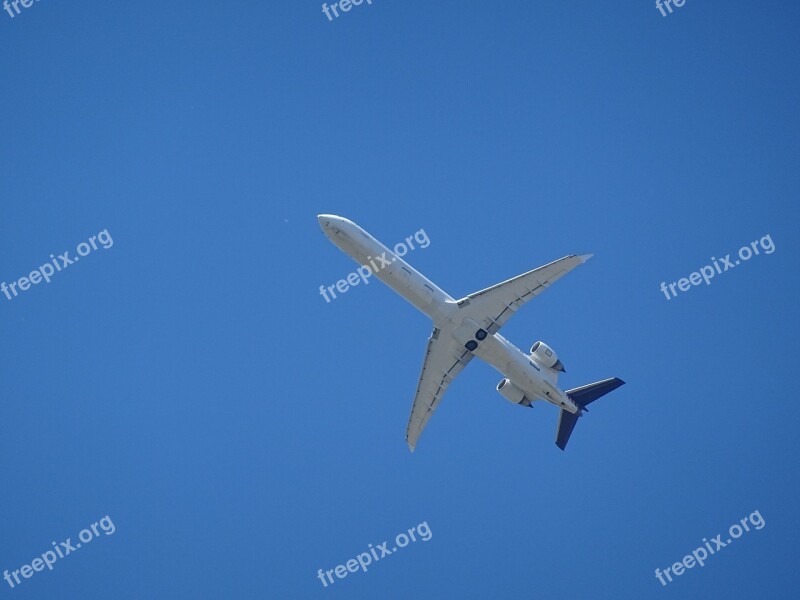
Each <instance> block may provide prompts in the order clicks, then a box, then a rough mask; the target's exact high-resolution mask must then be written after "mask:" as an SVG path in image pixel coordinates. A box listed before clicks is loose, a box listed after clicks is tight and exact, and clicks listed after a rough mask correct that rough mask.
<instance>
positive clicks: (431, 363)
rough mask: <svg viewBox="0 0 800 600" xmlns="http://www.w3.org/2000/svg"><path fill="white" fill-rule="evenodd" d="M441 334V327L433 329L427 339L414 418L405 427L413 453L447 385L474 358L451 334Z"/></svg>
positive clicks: (407, 440) (413, 411)
mask: <svg viewBox="0 0 800 600" xmlns="http://www.w3.org/2000/svg"><path fill="white" fill-rule="evenodd" d="M440 334H441V330H439V329H436V328H434V330H433V333H431V337H430V339H428V347H427V349H426V350H425V360H424V361H423V363H422V373H420V376H419V383H418V384H417V393H416V395H415V396H414V404H413V406H412V407H411V417H410V418H409V420H408V427H407V428H406V443H407V444H408V447H409V448H410V449H411V451H412V452H413V451H414V448H415V447H416V445H417V440H418V439H419V436H420V435H421V434H422V430H423V429H425V426H426V425H427V424H428V420H429V419H430V418H431V416H432V415H433V411H435V410H436V407H437V406H438V405H439V402H441V400H442V396H444V393H445V391H446V390H447V386H449V385H450V382H451V381H453V379H454V378H455V376H456V375H458V374H459V373H460V372H461V370H462V369H463V368H464V367H465V366H467V363H469V361H470V360H472V353H471V352H469V351H467V350H466V349H465V348H464V347H463V346H460V345H459V344H458V343H457V342H456V341H455V340H454V339H453V338H452V337H450V336H449V335H447V336H442V335H440Z"/></svg>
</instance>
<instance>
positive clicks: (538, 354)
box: [531, 342, 564, 373]
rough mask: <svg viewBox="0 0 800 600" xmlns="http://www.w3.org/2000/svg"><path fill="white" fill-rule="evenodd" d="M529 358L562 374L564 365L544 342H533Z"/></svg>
mask: <svg viewBox="0 0 800 600" xmlns="http://www.w3.org/2000/svg"><path fill="white" fill-rule="evenodd" d="M531 358H532V359H533V360H535V361H536V362H537V363H538V364H540V365H542V366H543V367H547V368H548V369H553V370H554V371H561V372H562V373H563V372H564V365H563V364H561V361H560V360H558V355H557V354H556V351H555V350H553V349H552V348H551V347H550V346H548V345H547V344H545V343H544V342H535V343H534V344H533V346H531Z"/></svg>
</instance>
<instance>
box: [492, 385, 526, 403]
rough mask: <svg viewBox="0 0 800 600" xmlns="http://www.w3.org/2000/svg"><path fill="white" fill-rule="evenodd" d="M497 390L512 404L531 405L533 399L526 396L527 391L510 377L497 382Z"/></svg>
mask: <svg viewBox="0 0 800 600" xmlns="http://www.w3.org/2000/svg"><path fill="white" fill-rule="evenodd" d="M497 391H498V392H500V395H501V396H503V398H505V399H506V400H508V401H509V402H511V403H512V404H521V405H522V406H530V405H531V401H530V400H528V399H527V398H526V397H525V392H523V391H522V390H521V389H519V388H518V387H517V386H516V385H514V384H513V383H511V380H510V379H501V380H500V383H498V384H497Z"/></svg>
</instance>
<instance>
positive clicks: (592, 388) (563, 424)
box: [556, 377, 625, 450]
mask: <svg viewBox="0 0 800 600" xmlns="http://www.w3.org/2000/svg"><path fill="white" fill-rule="evenodd" d="M624 383H625V382H624V381H622V379H620V378H619V377H612V378H611V379H604V380H603V381H598V382H596V383H590V384H588V385H584V386H581V387H578V388H575V389H573V390H567V391H566V392H565V393H566V394H567V396H568V397H569V398H570V400H572V401H573V402H574V403H575V404H576V405H577V406H578V409H579V410H578V412H577V413H574V414H573V413H571V412H569V411H566V410H564V409H563V408H562V409H561V416H560V417H559V419H558V431H557V432H556V446H558V447H559V448H561V449H562V450H564V449H565V448H566V447H567V442H568V441H569V436H570V435H572V430H573V429H575V423H577V422H578V418H579V417H581V416H582V415H583V413H585V412H589V411H588V410H587V409H586V407H587V406H588V405H589V404H591V403H592V402H594V401H595V400H597V399H598V398H600V397H602V396H605V395H606V394H607V393H609V392H612V391H614V390H615V389H617V388H618V387H619V386H621V385H623V384H624Z"/></svg>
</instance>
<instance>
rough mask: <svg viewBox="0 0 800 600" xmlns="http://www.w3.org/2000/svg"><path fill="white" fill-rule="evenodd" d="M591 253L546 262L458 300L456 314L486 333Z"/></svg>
mask: <svg viewBox="0 0 800 600" xmlns="http://www.w3.org/2000/svg"><path fill="white" fill-rule="evenodd" d="M591 257H592V255H591V254H583V255H581V256H575V255H570V256H565V257H564V258H559V259H558V260H555V261H553V262H551V263H550V264H547V265H544V266H543V267H539V268H538V269H534V270H533V271H528V272H527V273H523V274H522V275H518V276H517V277H514V278H512V279H509V280H507V281H503V282H501V283H498V284H496V285H493V286H492V287H489V288H486V289H485V290H481V291H479V292H475V293H474V294H470V295H469V296H467V297H466V298H463V299H461V300H459V301H458V306H459V308H460V309H461V310H460V311H459V316H461V315H463V316H464V317H466V318H470V319H473V320H474V321H476V322H478V323H481V324H482V327H483V329H485V330H486V331H487V332H488V333H489V335H492V334H493V333H496V332H497V331H498V330H499V329H500V328H501V327H502V326H503V325H505V324H506V323H507V322H508V320H509V319H510V318H511V317H513V316H514V313H516V312H517V310H519V308H520V306H522V305H523V304H525V303H526V302H528V301H529V300H530V299H532V298H533V297H534V296H538V295H539V294H541V293H542V292H543V291H545V290H546V289H547V288H549V287H550V286H551V285H552V284H553V283H554V282H555V281H557V280H559V279H561V277H563V276H564V275H566V274H567V273H569V272H570V271H571V270H572V269H574V268H575V267H577V266H579V265H582V264H583V263H585V262H586V261H587V260H589V259H590V258H591Z"/></svg>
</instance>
